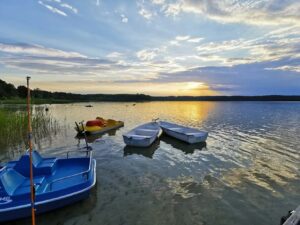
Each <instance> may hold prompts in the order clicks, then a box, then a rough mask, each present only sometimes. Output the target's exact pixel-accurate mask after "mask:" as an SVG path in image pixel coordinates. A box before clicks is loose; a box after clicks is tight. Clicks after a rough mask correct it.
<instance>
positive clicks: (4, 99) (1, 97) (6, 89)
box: [0, 79, 300, 104]
mask: <svg viewBox="0 0 300 225" xmlns="http://www.w3.org/2000/svg"><path fill="white" fill-rule="evenodd" d="M26 95H27V88H26V87H25V86H18V87H17V88H16V87H15V86H14V85H13V84H10V83H7V82H5V81H3V80H1V79H0V102H1V103H8V104H22V103H25V99H26ZM31 95H32V102H33V103H35V104H47V103H71V102H92V101H94V102H104V101H105V102H144V101H300V96H299V95H263V96H150V95H145V94H74V93H66V92H49V91H44V90H40V89H34V90H31Z"/></svg>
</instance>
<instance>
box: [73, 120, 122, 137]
mask: <svg viewBox="0 0 300 225" xmlns="http://www.w3.org/2000/svg"><path fill="white" fill-rule="evenodd" d="M123 126H124V122H122V121H116V122H115V124H110V125H108V126H105V127H99V126H86V125H84V129H82V127H79V128H78V127H75V130H76V131H77V132H78V134H82V133H83V131H85V133H86V134H87V135H94V134H104V133H106V132H109V131H111V130H116V129H118V128H121V127H123Z"/></svg>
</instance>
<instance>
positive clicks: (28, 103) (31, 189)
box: [26, 77, 35, 225]
mask: <svg viewBox="0 0 300 225" xmlns="http://www.w3.org/2000/svg"><path fill="white" fill-rule="evenodd" d="M26 79H27V114H28V145H29V158H30V160H29V161H30V165H29V168H30V192H31V218H32V225H35V209H34V198H35V190H34V183H33V169H32V143H31V139H32V128H31V118H30V88H29V80H30V77H26Z"/></svg>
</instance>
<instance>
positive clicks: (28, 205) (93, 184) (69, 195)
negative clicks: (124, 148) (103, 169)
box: [0, 160, 96, 213]
mask: <svg viewBox="0 0 300 225" xmlns="http://www.w3.org/2000/svg"><path fill="white" fill-rule="evenodd" d="M94 163H95V166H94V180H93V183H92V185H91V186H89V187H87V188H85V189H83V190H80V191H77V192H73V193H71V194H68V195H64V196H61V197H58V198H51V199H49V200H44V201H40V202H36V203H35V205H42V204H46V203H50V202H54V201H58V200H61V199H64V198H68V197H71V196H74V195H77V194H80V193H82V192H85V191H88V190H90V189H91V188H92V187H94V186H95V184H96V160H94ZM27 207H31V204H30V203H29V204H26V205H20V206H16V207H11V208H6V209H0V213H1V212H7V211H11V210H16V209H22V208H27Z"/></svg>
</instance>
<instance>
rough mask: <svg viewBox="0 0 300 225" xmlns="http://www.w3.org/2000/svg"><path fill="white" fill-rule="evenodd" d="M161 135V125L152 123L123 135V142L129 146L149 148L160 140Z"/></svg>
mask: <svg viewBox="0 0 300 225" xmlns="http://www.w3.org/2000/svg"><path fill="white" fill-rule="evenodd" d="M159 133H160V127H159V124H158V123H157V122H150V123H145V124H143V125H140V126H138V127H136V128H134V129H132V130H131V131H129V132H128V133H126V134H123V140H124V142H125V144H126V145H129V146H135V147H149V146H150V145H151V144H152V143H153V142H154V141H155V140H156V139H157V138H158V136H159Z"/></svg>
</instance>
